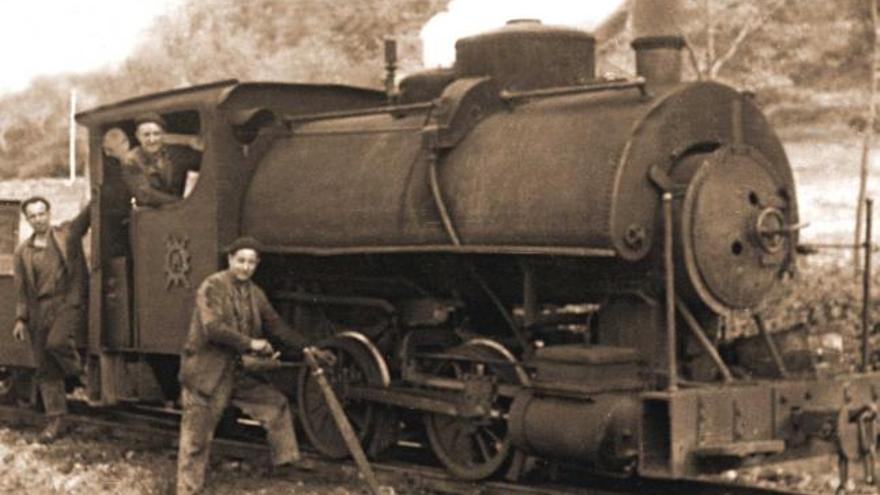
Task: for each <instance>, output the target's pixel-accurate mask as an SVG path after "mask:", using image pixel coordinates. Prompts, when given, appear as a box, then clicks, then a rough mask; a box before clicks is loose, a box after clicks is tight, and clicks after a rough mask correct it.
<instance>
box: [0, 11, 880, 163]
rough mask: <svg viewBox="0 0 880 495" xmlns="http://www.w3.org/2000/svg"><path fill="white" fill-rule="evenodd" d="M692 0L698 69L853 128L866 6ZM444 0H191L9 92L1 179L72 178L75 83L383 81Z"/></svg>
mask: <svg viewBox="0 0 880 495" xmlns="http://www.w3.org/2000/svg"><path fill="white" fill-rule="evenodd" d="M683 2H684V4H685V16H683V19H684V20H685V21H684V23H683V26H682V27H683V29H684V31H685V33H686V35H687V37H688V40H689V44H690V46H691V48H692V49H693V52H692V53H693V56H692V57H691V56H688V57H687V58H686V62H687V63H686V64H685V65H686V67H687V71H688V74H687V77H689V78H696V77H697V75H698V73H704V75H706V76H711V77H712V78H715V79H718V80H719V81H722V82H726V83H729V84H732V85H734V86H737V87H741V88H748V89H751V90H753V91H754V92H755V93H756V95H757V100H758V102H759V103H760V104H761V105H762V106H763V107H764V108H765V110H766V111H767V114H768V115H769V117H770V119H771V120H772V121H773V123H774V124H775V125H776V126H777V127H778V128H779V129H781V130H782V131H783V134H784V135H786V136H788V137H792V138H798V137H799V136H813V135H817V134H818V135H821V136H828V135H829V133H831V134H832V135H836V136H843V135H848V134H851V133H852V131H851V129H850V126H851V125H857V124H858V122H859V120H860V119H861V115H862V114H863V112H864V107H865V100H866V98H867V87H868V74H869V61H870V56H869V55H870V42H871V39H870V29H869V26H868V20H869V19H870V16H869V15H868V11H867V8H868V7H867V5H868V4H867V2H866V1H864V0H839V1H836V2H825V1H821V0H799V1H797V2H795V1H794V0H766V1H764V0H751V1H745V0H683ZM447 3H448V0H364V1H360V2H332V1H330V0H251V1H249V2H240V1H235V0H187V1H186V2H185V3H184V4H183V6H182V7H181V8H180V9H179V11H177V12H174V13H172V14H169V15H168V16H166V17H163V18H159V19H157V20H156V22H155V24H154V25H153V27H152V28H151V30H150V33H149V36H148V38H147V39H146V41H144V42H143V43H142V44H141V45H140V46H139V47H138V49H137V50H135V52H134V53H133V54H132V55H131V56H130V57H129V58H128V59H127V60H126V61H125V62H123V63H122V64H120V65H119V66H118V67H115V68H114V69H113V70H112V71H105V72H94V73H87V74H78V75H66V76H59V77H54V78H43V79H39V80H36V81H34V82H33V84H32V85H31V86H30V87H29V88H28V89H26V90H24V91H21V92H19V93H15V94H7V95H5V96H2V97H0V178H10V177H35V176H47V175H48V176H51V175H63V174H65V173H66V162H67V130H66V125H67V120H66V115H67V108H66V105H67V99H68V94H69V90H70V88H72V87H75V88H76V89H77V91H78V95H79V101H80V108H88V107H91V106H94V105H97V104H101V103H107V102H111V101H115V100H119V99H122V98H127V97H131V96H134V95H138V94H144V93H149V92H152V91H156V90H160V89H168V88H174V87H181V86H187V85H191V84H197V83H203V82H209V81H213V80H218V79H224V78H230V77H233V78H238V79H243V80H296V81H303V82H334V83H348V84H357V85H366V86H374V87H378V86H379V85H380V83H381V77H382V66H383V62H382V42H381V40H382V37H383V36H385V35H394V36H396V37H397V38H398V40H399V51H400V55H401V71H402V72H407V71H412V70H416V69H418V68H419V66H420V64H421V62H420V61H421V49H420V40H419V31H420V29H421V26H422V25H424V23H425V22H427V20H428V19H430V18H431V17H432V16H433V15H434V14H435V13H437V12H440V11H441V10H442V9H444V8H445V7H446V5H447ZM743 28H745V29H743ZM744 31H746V36H742V39H739V38H740V36H741V35H742V34H743V32H744ZM597 35H599V37H600V45H599V46H600V49H599V57H600V61H599V71H600V74H617V75H630V74H632V66H633V61H632V53H631V50H630V48H629V42H630V41H631V38H632V36H631V33H630V30H629V26H628V22H627V19H626V14H625V10H622V11H621V13H620V15H618V16H615V17H614V18H613V19H612V20H610V21H609V22H607V23H606V24H605V25H604V26H602V27H601V28H600V29H598V30H597ZM734 45H735V46H734ZM731 47H734V48H735V49H731ZM690 53H691V52H688V54H690ZM695 68H697V69H698V70H695ZM80 139H81V141H82V142H81V144H84V143H85V136H81V137H80ZM84 149H85V147H84V146H80V150H84ZM84 153H85V151H80V155H79V156H78V158H77V161H78V163H80V164H82V163H84V161H85V155H84Z"/></svg>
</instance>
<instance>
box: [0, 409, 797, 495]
mask: <svg viewBox="0 0 880 495" xmlns="http://www.w3.org/2000/svg"><path fill="white" fill-rule="evenodd" d="M70 406H71V414H70V419H71V421H73V422H75V423H78V424H84V425H93V426H99V427H106V428H114V429H116V430H117V431H120V432H122V433H124V434H126V435H127V436H128V435H130V436H131V437H133V438H140V437H143V438H148V439H150V440H151V442H155V444H157V445H161V444H162V443H165V444H166V445H167V447H168V448H175V447H176V445H177V438H178V429H179V424H178V422H177V421H178V419H179V413H178V412H177V411H175V410H170V409H161V408H152V409H148V408H118V407H114V408H99V409H94V408H89V407H88V406H86V405H85V404H84V403H80V402H74V401H71V404H70ZM44 421H45V418H44V416H43V415H42V414H39V413H37V412H35V411H33V410H31V409H23V408H19V407H12V406H0V423H5V424H7V425H14V426H38V425H41V424H42V423H43V422H44ZM240 426H242V428H246V426H244V425H240ZM248 432H249V430H244V433H242V432H239V433H238V438H229V437H218V438H215V439H214V441H213V445H212V450H213V451H215V452H217V453H220V454H221V455H223V456H225V457H232V458H238V459H249V460H261V459H268V457H269V448H268V446H267V445H265V444H264V443H263V442H264V440H261V439H260V438H259V436H258V435H257V434H256V433H255V432H253V433H250V434H248ZM257 442H260V443H257ZM398 451H399V452H398V454H399V455H397V456H396V458H394V459H392V460H383V461H382V462H373V463H372V466H373V468H374V469H375V470H376V473H377V475H378V477H379V479H380V481H381V482H382V483H383V484H386V485H397V486H400V487H405V489H402V490H400V492H401V493H419V494H424V493H437V494H441V493H442V494H451V495H457V494H461V495H477V494H479V495H503V494H516V495H575V494H580V495H630V494H633V495H635V494H640V495H648V494H653V495H669V494H679V493H687V494H693V495H722V494H725V495H807V494H805V493H804V492H798V491H793V490H787V489H781V488H770V487H761V486H755V485H742V484H737V483H728V482H721V481H716V480H713V479H683V480H657V479H646V478H639V477H635V476H633V477H628V478H616V477H605V476H586V477H585V476H583V475H581V474H578V473H576V472H575V471H574V470H569V471H566V473H567V474H562V475H559V476H558V477H557V479H555V480H551V481H541V482H534V483H523V482H508V481H495V480H489V481H484V482H482V483H474V482H470V481H462V480H458V479H455V478H453V477H451V476H450V475H449V473H447V472H446V471H445V470H443V469H442V468H440V467H434V466H428V465H425V464H424V463H420V464H415V463H413V462H409V461H407V460H406V459H405V458H406V457H407V455H406V452H405V451H404V449H403V448H399V449H398ZM410 457H412V455H410ZM422 457H423V456H422ZM304 458H305V459H306V462H307V463H308V464H310V465H311V466H312V467H313V468H314V469H315V471H314V473H302V475H301V476H302V479H305V480H308V479H309V478H311V477H314V478H315V479H318V478H320V479H328V478H330V477H332V479H338V480H340V482H343V481H345V482H357V480H356V479H354V478H353V476H352V471H351V468H350V467H349V464H350V463H349V462H346V461H343V462H340V461H333V460H328V459H324V458H322V457H319V456H317V455H315V454H312V453H310V452H304ZM401 459H404V460H401Z"/></svg>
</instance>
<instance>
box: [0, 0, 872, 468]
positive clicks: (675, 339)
mask: <svg viewBox="0 0 880 495" xmlns="http://www.w3.org/2000/svg"><path fill="white" fill-rule="evenodd" d="M635 5H636V8H635V10H634V12H633V15H634V17H633V23H634V25H635V27H636V30H637V32H638V33H639V35H638V37H637V38H636V40H635V41H634V43H633V48H634V55H635V59H636V66H637V75H636V77H633V78H629V79H616V78H605V77H597V75H596V73H595V72H596V69H595V67H596V60H595V39H594V38H593V37H592V36H591V35H590V34H588V33H585V32H582V31H578V30H573V29H568V28H558V27H551V26H545V25H542V24H540V23H537V22H534V21H525V20H521V21H514V22H511V23H510V24H508V25H507V26H505V27H503V28H501V29H499V30H496V31H492V32H489V33H484V34H481V35H477V36H473V37H470V38H465V39H462V40H460V41H459V42H458V43H457V45H456V49H457V58H456V62H455V65H454V66H453V67H452V68H449V69H438V70H430V71H426V72H423V73H417V74H413V75H410V76H408V77H407V78H405V79H403V80H402V81H401V83H400V86H399V89H395V91H389V92H382V91H376V90H370V89H363V88H354V87H349V86H339V85H305V84H282V83H253V82H250V83H248V82H238V81H221V82H218V83H214V84H210V85H203V86H197V87H192V88H186V89H179V90H173V91H168V92H164V93H159V94H153V95H149V96H144V97H139V98H134V99H131V100H126V101H123V102H119V103H116V104H112V105H107V106H103V107H99V108H96V109H93V110H90V111H87V112H84V113H81V114H80V115H79V116H78V120H79V122H80V123H81V124H82V125H85V126H87V127H88V128H89V133H90V149H91V153H90V165H89V166H90V171H91V180H92V192H93V196H94V205H95V207H94V209H93V218H92V228H93V234H92V246H91V248H92V249H91V262H92V264H91V268H92V269H91V294H90V296H91V298H90V312H89V328H88V332H87V334H85V335H80V336H78V341H79V344H80V347H81V349H82V350H83V353H84V354H85V355H87V356H88V360H87V362H88V367H89V375H88V376H89V383H88V389H89V392H90V394H91V396H92V399H93V400H94V401H97V402H101V403H103V404H107V405H111V404H117V403H120V402H126V401H159V402H163V403H173V402H174V401H175V400H176V398H177V395H178V394H179V386H178V384H177V381H176V374H177V366H178V362H177V356H178V353H179V352H180V349H181V345H182V341H183V338H184V335H185V332H186V323H187V321H188V317H189V314H190V312H191V311H192V307H193V297H194V290H195V288H196V287H197V286H198V284H199V282H200V281H201V280H202V279H203V278H204V277H205V276H207V275H208V274H210V273H212V272H214V271H216V270H218V269H219V268H220V267H221V263H222V257H221V255H220V253H219V251H220V247H221V246H223V245H225V244H227V243H228V242H230V241H231V240H233V239H234V238H236V237H237V236H239V235H251V236H254V237H256V238H257V239H259V240H260V241H261V242H262V243H263V244H264V245H265V246H266V247H267V248H266V253H265V255H264V259H263V261H262V264H261V266H260V269H259V271H258V273H257V275H256V277H257V279H258V281H259V283H260V284H261V285H262V286H263V287H264V288H265V289H266V292H267V294H269V295H270V297H271V298H272V300H273V304H274V305H275V306H276V307H277V308H279V310H280V312H281V313H282V315H283V317H284V318H285V319H287V320H288V322H290V323H291V325H294V326H295V327H297V328H299V329H301V330H302V331H303V332H304V333H305V334H307V335H308V336H309V337H310V338H311V339H312V340H313V341H314V342H316V343H318V344H319V345H322V346H324V347H326V348H329V349H332V350H333V351H334V352H335V353H336V355H337V358H338V359H337V361H336V363H335V364H334V365H333V367H332V368H330V369H327V370H326V374H327V376H328V379H329V380H330V382H331V383H332V384H333V386H334V389H335V391H336V393H337V395H338V396H339V398H340V400H341V402H342V404H343V407H344V408H345V412H346V414H347V415H348V416H349V418H350V419H351V422H352V423H353V425H354V427H355V429H356V431H357V433H358V435H359V437H360V439H361V441H362V442H363V444H364V445H365V446H366V448H367V451H368V453H369V454H370V455H372V456H378V455H381V454H382V453H383V452H384V451H386V450H388V449H389V448H391V447H393V446H394V445H395V444H397V443H399V442H400V441H404V440H405V441H410V442H417V443H427V444H428V445H430V447H431V449H432V450H433V452H434V454H435V455H436V457H437V459H438V460H439V461H440V462H441V463H442V464H443V465H444V466H445V467H446V468H448V469H449V470H450V471H451V472H452V473H453V474H455V475H456V476H458V477H462V478H467V479H482V478H486V477H490V476H497V475H505V476H508V477H510V478H516V477H517V476H519V475H521V474H522V473H523V472H524V471H526V470H527V469H529V468H530V467H531V466H535V465H536V464H541V463H559V464H563V465H567V466H574V467H576V468H578V469H592V470H596V471H602V472H615V473H636V474H639V475H642V476H649V477H675V478H678V477H686V476H692V475H695V474H697V473H699V472H701V471H703V470H704V469H706V468H707V467H712V466H718V465H728V464H729V463H730V462H739V461H743V460H747V459H749V458H752V457H756V456H765V455H771V454H779V453H783V452H786V453H792V452H795V451H797V450H798V449H801V448H806V447H808V446H809V443H810V442H809V437H810V435H812V434H814V433H815V434H818V433H819V432H820V431H822V430H823V429H822V426H821V425H822V424H824V423H823V421H826V420H833V421H832V422H834V424H835V425H836V426H835V428H836V431H837V432H838V437H839V438H843V439H850V440H848V441H846V442H848V443H846V442H844V444H842V445H843V447H844V448H845V449H848V451H849V452H855V454H853V456H855V455H856V454H857V453H858V452H861V451H864V450H865V449H867V446H866V445H862V444H860V443H859V440H858V438H866V437H865V436H864V435H854V434H852V432H853V431H857V432H859V431H863V429H864V427H865V426H864V425H865V424H867V423H866V418H867V417H868V416H866V412H870V411H873V410H874V409H873V407H874V402H875V401H876V397H877V393H876V390H878V388H877V387H878V386H880V382H878V379H877V377H876V376H875V375H874V374H873V373H867V372H866V373H860V374H854V375H843V376H835V377H824V378H818V377H816V376H814V375H810V374H806V375H794V374H791V373H786V370H785V369H784V367H783V366H782V364H783V363H777V364H779V367H778V369H777V370H776V372H775V373H771V374H767V375H765V376H758V377H751V378H749V379H745V378H741V377H738V376H735V374H734V373H733V372H732V371H731V369H730V366H729V356H727V355H722V354H721V353H719V351H718V343H719V342H720V341H722V340H723V339H724V335H723V332H722V325H721V321H722V319H723V317H724V316H725V315H727V314H729V313H730V312H732V311H750V310H754V309H756V308H757V307H759V305H760V304H761V303H763V302H764V301H765V300H766V298H767V297H768V296H769V295H770V294H771V292H772V291H773V290H774V289H775V288H776V287H777V286H778V285H779V284H780V283H781V280H782V279H783V278H785V277H787V276H789V274H791V273H793V271H794V270H793V269H794V254H795V248H796V245H797V231H798V228H799V219H798V211H797V194H796V191H795V184H794V180H793V177H792V171H791V167H790V165H789V163H788V161H787V158H786V155H785V153H784V150H783V147H782V145H781V143H780V141H779V139H778V138H777V136H776V135H775V133H774V131H773V129H772V128H771V127H770V126H769V124H768V122H767V120H766V118H765V117H764V115H763V114H762V112H761V111H760V109H759V108H758V107H757V105H756V104H755V102H754V100H753V98H752V97H751V96H750V95H749V94H748V93H744V92H740V91H737V90H735V89H733V88H731V87H728V86H725V85H722V84H718V83H715V82H703V81H696V82H684V81H682V80H681V75H680V74H681V67H680V66H681V50H682V48H683V40H682V38H681V37H680V36H679V35H678V34H677V33H676V32H675V31H674V29H673V28H674V25H675V23H674V22H673V21H674V19H675V16H676V13H675V9H674V8H673V7H674V2H651V1H646V2H635ZM146 111H152V112H158V113H160V114H161V115H162V116H163V118H164V119H165V120H166V121H167V122H168V131H169V132H171V133H175V134H189V135H194V136H198V137H199V138H200V139H201V140H202V141H203V142H204V152H203V155H202V160H201V165H200V167H199V169H198V170H190V171H188V172H186V171H183V172H181V173H186V174H187V182H188V183H189V184H190V187H188V188H187V189H188V192H187V193H186V194H185V197H184V198H182V199H181V201H179V202H177V203H175V204H172V205H168V206H164V207H162V208H159V209H151V208H133V207H132V206H131V203H130V201H129V200H130V198H129V197H128V195H127V193H126V192H125V189H124V185H123V184H122V182H121V179H120V177H119V169H118V163H114V161H113V160H112V159H110V158H108V157H106V156H103V155H102V153H101V138H102V136H103V134H104V133H105V132H107V131H108V130H109V129H111V128H114V127H118V128H121V129H123V130H124V131H125V132H127V133H128V134H129V135H130V136H133V135H134V119H135V117H136V116H137V115H139V114H141V113H143V112H146ZM0 282H2V283H6V282H4V281H3V280H0ZM0 287H5V286H2V285H0ZM6 316H8V317H9V319H10V320H11V315H6ZM2 338H3V339H6V340H4V341H3V344H2V346H0V363H2V364H3V365H4V366H5V369H6V370H7V371H6V375H5V376H6V377H15V378H18V379H21V378H22V377H27V376H28V373H27V370H28V369H29V367H30V366H31V365H32V364H31V363H30V362H29V360H28V358H27V352H24V348H23V347H22V345H21V344H20V343H17V342H15V341H13V340H12V339H11V336H5V337H2ZM767 344H768V347H769V348H770V352H771V353H775V352H776V350H775V349H773V344H772V341H771V340H769V339H768V342H767ZM274 379H276V380H278V381H279V383H280V384H281V386H282V387H284V389H285V390H288V391H289V392H290V395H291V398H292V399H293V400H294V401H295V402H296V406H297V409H298V411H299V414H298V416H299V419H300V421H301V422H302V425H303V429H304V431H305V434H306V436H307V438H308V441H309V443H310V444H311V446H312V447H313V448H314V449H315V450H317V451H318V452H319V453H321V454H323V455H326V456H330V457H336V458H341V457H344V456H346V455H347V451H346V450H345V447H344V443H343V442H342V440H341V438H340V435H339V433H338V431H337V430H336V427H335V425H334V424H333V422H332V421H330V419H329V411H328V410H327V408H326V405H325V404H324V402H323V397H322V394H321V391H320V390H319V388H318V386H317V384H316V383H315V382H314V380H313V378H312V377H311V376H310V375H309V374H308V373H302V374H299V375H297V376H288V375H286V374H285V373H279V375H278V376H276V377H275V378H274ZM20 381H21V380H19V382H20ZM18 388H20V385H19V387H18ZM15 389H16V387H10V388H8V390H7V391H6V393H7V395H8V394H12V393H13V392H14V391H15ZM852 439H855V440H852ZM863 443H864V442H863ZM860 449H861V450H860ZM536 460H537V461H540V462H537V463H536V462H535V461H536Z"/></svg>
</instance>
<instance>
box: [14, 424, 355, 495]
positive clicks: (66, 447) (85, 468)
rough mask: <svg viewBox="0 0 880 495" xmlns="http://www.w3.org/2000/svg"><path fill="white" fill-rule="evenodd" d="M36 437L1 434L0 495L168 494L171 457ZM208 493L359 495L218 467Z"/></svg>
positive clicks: (130, 447) (31, 432)
mask: <svg viewBox="0 0 880 495" xmlns="http://www.w3.org/2000/svg"><path fill="white" fill-rule="evenodd" d="M37 433H38V430H36V429H32V428H16V429H10V428H7V427H0V494H24V495H55V494H58V495H61V494H70V495H80V494H81V495H120V494H126V495H166V494H173V493H174V483H175V470H176V451H174V450H172V449H169V448H168V447H167V446H166V445H159V444H152V445H151V444H150V443H148V442H144V441H143V440H139V441H135V440H133V439H132V438H131V437H129V436H122V437H121V436H118V435H117V434H116V433H114V431H113V430H110V429H107V428H102V427H96V426H87V425H86V426H83V425H80V426H78V427H77V428H76V430H74V431H72V432H71V433H70V434H69V435H67V436H66V437H64V438H61V439H59V440H58V441H57V442H56V443H54V444H52V445H51V446H47V445H42V444H40V443H38V442H36V441H35V438H36V436H37ZM209 473H210V474H209V482H208V483H209V484H208V490H207V493H209V494H216V495H267V494H278V493H289V494H295V495H318V494H320V495H325V494H326V495H356V494H357V495H359V494H362V493H366V492H365V491H363V490H362V489H360V488H359V487H358V485H357V484H356V482H355V481H354V480H352V481H350V482H346V481H345V480H342V481H340V480H338V479H332V480H331V479H325V478H321V476H320V475H317V474H313V473H310V474H309V475H308V476H306V477H303V478H302V479H295V478H291V479H278V478H272V477H271V476H270V475H269V473H268V470H267V469H266V467H265V466H264V465H262V464H260V465H257V464H253V463H250V462H245V461H240V460H235V459H217V460H214V461H213V462H212V466H211V468H210V470H209Z"/></svg>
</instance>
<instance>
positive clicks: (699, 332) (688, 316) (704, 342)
mask: <svg viewBox="0 0 880 495" xmlns="http://www.w3.org/2000/svg"><path fill="white" fill-rule="evenodd" d="M675 303H676V307H678V312H679V313H681V316H682V318H684V321H685V323H687V326H688V329H690V331H691V333H692V334H693V335H694V337H696V338H697V340H698V341H699V342H700V345H701V346H703V350H705V351H706V354H708V355H709V357H710V358H711V359H712V361H713V362H714V363H715V366H717V367H718V371H720V372H721V376H722V377H723V379H724V381H725V382H728V383H729V382H732V381H733V374H732V373H731V372H730V369H728V367H727V365H726V364H724V360H723V359H721V355H720V354H718V350H717V349H715V346H714V345H712V342H710V341H709V337H706V332H704V331H703V328H702V327H701V326H700V323H699V322H698V321H697V319H696V318H695V317H694V315H693V313H691V310H690V309H688V307H687V306H686V305H685V304H684V302H682V301H681V299H678V298H676V300H675Z"/></svg>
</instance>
